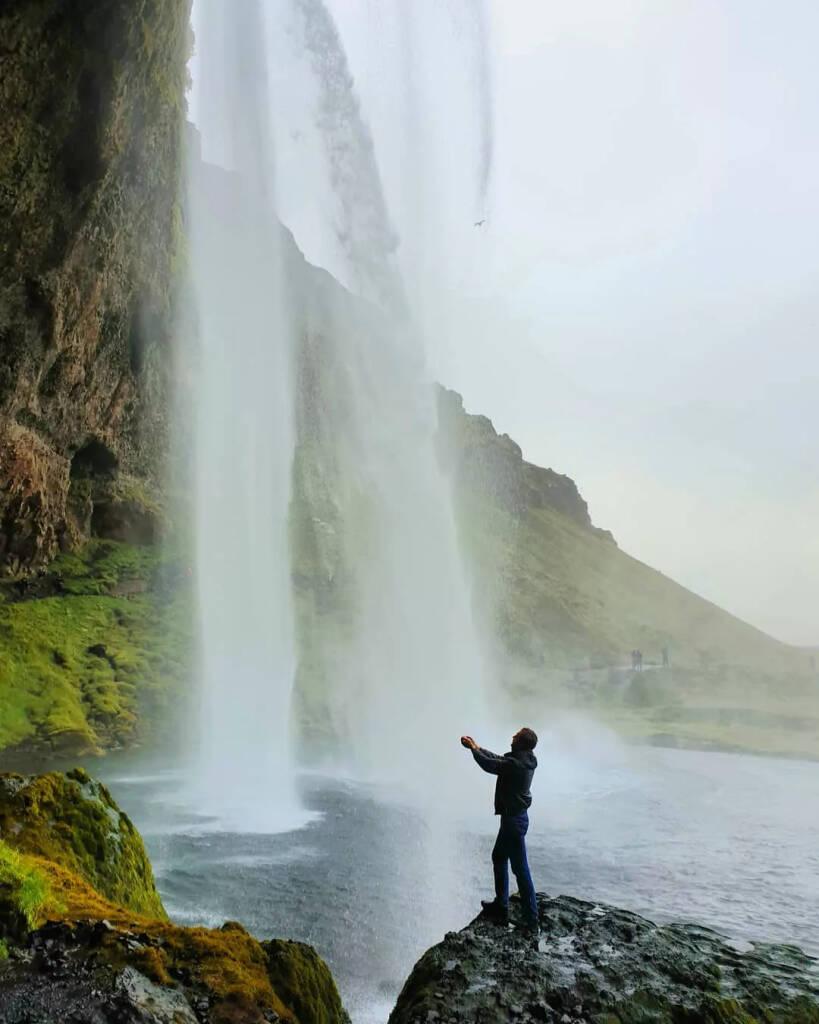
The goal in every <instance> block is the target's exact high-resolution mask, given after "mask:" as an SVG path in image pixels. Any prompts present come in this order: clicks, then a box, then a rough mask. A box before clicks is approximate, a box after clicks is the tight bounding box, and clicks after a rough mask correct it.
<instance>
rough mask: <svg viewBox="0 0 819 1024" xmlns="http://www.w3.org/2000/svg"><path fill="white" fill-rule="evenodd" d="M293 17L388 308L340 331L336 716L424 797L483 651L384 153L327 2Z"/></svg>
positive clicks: (348, 240)
mask: <svg viewBox="0 0 819 1024" xmlns="http://www.w3.org/2000/svg"><path fill="white" fill-rule="evenodd" d="M295 5H296V9H297V11H298V13H299V15H300V17H301V23H302V26H303V34H304V45H305V50H306V52H307V54H308V56H309V60H310V64H311V67H312V71H313V74H314V76H315V78H316V81H317V83H318V92H317V103H316V114H315V126H316V129H317V131H318V132H319V133H320V135H321V137H322V139H323V141H324V146H325V151H326V158H327V161H328V164H329V166H330V182H331V185H332V188H333V192H334V195H335V198H336V208H337V212H338V224H339V225H340V235H341V238H342V240H343V242H344V252H345V254H346V257H347V259H348V260H349V261H350V262H351V264H352V267H351V271H352V276H353V277H354V279H355V280H356V281H357V282H358V283H359V284H360V287H361V289H362V291H363V292H364V294H365V295H367V296H368V297H370V298H375V299H378V300H380V305H381V306H382V308H381V310H380V312H379V311H375V310H373V311H372V313H371V315H370V316H369V317H367V318H361V319H360V320H359V321H358V322H357V323H355V324H351V323H350V322H349V321H346V322H345V321H344V320H342V319H339V320H338V321H337V322H335V323H334V325H333V331H334V334H335V340H336V344H337V345H338V346H339V348H340V350H341V351H342V352H343V353H346V372H345V374H344V379H345V381H346V386H347V388H348V389H349V391H350V401H349V402H348V403H346V405H345V410H346V411H345V422H344V423H343V424H339V425H338V430H339V431H340V432H345V435H346V444H347V460H346V461H347V465H348V466H350V467H353V468H352V471H353V472H354V473H355V476H356V478H357V479H356V485H357V488H358V491H359V493H361V494H362V495H363V496H364V499H365V502H366V508H367V512H366V515H367V522H368V529H367V531H366V533H365V534H363V535H362V534H361V533H359V532H357V531H352V530H348V534H347V538H346V542H347V544H348V551H347V560H348V563H349V564H350V565H351V567H352V571H353V572H354V574H355V577H356V582H357V586H356V592H355V595H356V596H355V604H356V610H355V627H354V631H353V637H352V642H351V644H350V647H349V649H348V651H347V655H346V658H344V659H341V660H340V662H339V665H338V671H339V674H340V675H341V676H342V678H343V679H344V682H345V685H342V686H338V685H337V687H336V691H337V692H336V714H337V716H341V717H342V718H344V719H346V722H345V729H344V731H345V732H346V733H347V734H348V735H350V736H351V738H352V744H351V745H352V747H353V750H354V752H355V757H356V761H357V767H358V769H359V770H361V769H363V770H364V771H365V772H367V771H370V772H372V773H373V774H374V775H375V776H381V777H384V775H385V774H386V775H387V776H397V777H398V778H400V779H401V781H402V782H403V783H405V784H406V785H407V786H415V787H418V788H420V789H421V790H423V791H426V792H428V791H429V787H430V785H432V786H436V787H440V786H442V785H444V784H445V783H444V780H445V778H446V777H447V771H446V767H447V765H448V764H450V762H451V760H452V759H454V758H457V757H459V751H458V750H457V749H456V746H455V744H456V743H457V730H458V728H459V722H461V721H464V722H469V721H470V720H471V721H474V720H475V719H476V717H478V715H479V714H480V710H481V708H482V685H483V680H482V676H481V672H482V666H481V661H480V656H479V645H478V642H477V638H476V636H475V632H474V629H473V625H472V618H471V608H470V598H469V593H468V589H467V587H466V583H465V577H464V572H463V567H462V565H461V561H460V554H459V551H458V545H457V537H456V532H455V524H454V518H453V513H452V504H451V499H450V494H449V488H448V486H447V484H446V481H445V480H444V478H443V475H442V472H441V469H440V466H439V462H438V458H437V452H436V431H437V409H436V405H435V395H434V391H433V383H432V380H431V378H430V375H429V371H428V368H427V365H426V361H425V357H424V352H423V347H422V344H421V339H420V336H419V335H418V333H417V331H416V330H415V329H414V327H413V324H412V320H411V316H410V314H409V313H408V311H407V310H406V309H405V307H404V304H403V294H404V292H403V284H402V282H401V279H400V275H399V273H398V271H397V269H396V268H395V266H394V263H393V255H392V254H393V250H394V249H395V244H396V238H395V232H394V229H393V227H392V224H391V221H390V218H389V213H388V210H387V207H386V202H385V200H384V195H383V190H382V187H381V179H380V174H379V169H378V165H377V160H376V154H375V146H374V144H373V140H372V137H371V135H370V131H369V128H368V127H367V125H366V122H365V121H364V118H363V116H362V114H361V109H360V105H359V101H358V97H357V96H356V94H355V89H354V83H353V78H352V75H351V74H350V71H349V67H348V65H347V57H346V53H345V51H344V48H343V45H342V41H341V38H340V36H339V33H338V31H337V29H336V26H335V24H334V22H333V19H332V16H331V15H330V12H329V10H328V9H327V7H326V5H325V4H324V3H323V0H295ZM453 741H454V742H453ZM419 752H423V756H422V757H421V758H419V757H418V756H417V755H418V753H419Z"/></svg>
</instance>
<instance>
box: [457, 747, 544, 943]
mask: <svg viewBox="0 0 819 1024" xmlns="http://www.w3.org/2000/svg"><path fill="white" fill-rule="evenodd" d="M461 744H462V746H464V747H466V748H467V749H468V750H471V751H472V756H473V757H474V758H475V761H476V762H477V763H478V765H479V766H480V767H481V768H483V770H484V771H485V772H489V774H490V775H497V777H498V781H497V782H496V784H495V814H497V815H499V816H500V829H499V830H498V838H497V840H496V842H495V846H494V849H493V850H492V867H493V869H494V873H495V898H494V900H491V901H488V900H481V904H482V906H483V909H484V913H485V914H486V915H487V917H490V918H491V919H492V920H493V921H497V922H498V923H499V924H506V923H507V921H508V920H509V864H510V863H511V864H512V871H513V872H514V875H515V878H516V879H517V883H518V891H519V893H520V899H521V903H522V904H523V920H524V928H525V929H526V931H527V932H529V933H530V934H532V935H537V931H538V921H537V900H536V898H535V886H534V883H533V882H532V875H531V872H530V871H529V862H528V860H527V858H526V833H527V831H528V829H529V813H528V812H529V808H530V806H531V804H532V793H531V785H532V778H533V776H534V774H535V768H537V758H536V757H535V755H534V753H533V750H534V749H535V746H536V745H537V736H536V735H535V732H534V730H532V729H520V730H519V731H518V732H516V733H515V735H514V736H513V737H512V749H511V750H510V751H509V753H508V754H504V755H503V756H501V755H500V754H493V753H492V751H491V750H484V749H483V747H479V746H478V744H477V743H476V742H475V741H474V740H473V739H472V737H471V736H462V737H461Z"/></svg>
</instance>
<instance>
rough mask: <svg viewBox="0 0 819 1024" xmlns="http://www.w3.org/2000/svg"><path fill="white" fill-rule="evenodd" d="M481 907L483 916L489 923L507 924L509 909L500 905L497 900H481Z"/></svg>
mask: <svg viewBox="0 0 819 1024" xmlns="http://www.w3.org/2000/svg"><path fill="white" fill-rule="evenodd" d="M481 907H482V908H483V916H484V917H486V918H488V919H489V920H490V921H494V923H495V924H508V923H509V908H508V907H505V906H504V905H503V904H502V903H498V901H497V900H481Z"/></svg>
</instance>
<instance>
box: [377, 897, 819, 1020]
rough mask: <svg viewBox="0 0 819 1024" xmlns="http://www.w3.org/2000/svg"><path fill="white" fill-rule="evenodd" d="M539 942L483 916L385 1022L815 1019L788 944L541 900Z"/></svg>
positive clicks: (806, 973)
mask: <svg viewBox="0 0 819 1024" xmlns="http://www.w3.org/2000/svg"><path fill="white" fill-rule="evenodd" d="M538 910H539V916H540V926H541V938H540V941H539V942H533V941H532V940H531V939H527V938H526V937H525V936H524V935H523V934H522V933H521V932H520V931H519V930H518V929H517V928H516V927H515V926H514V925H513V926H510V927H508V928H499V927H498V926H496V925H493V924H492V923H490V922H489V921H487V920H485V919H484V918H482V917H478V918H476V919H475V920H474V921H473V922H472V923H471V924H470V925H468V926H467V927H466V928H464V929H463V930H462V931H460V932H457V933H454V932H452V933H450V934H448V935H447V936H446V937H445V939H444V941H443V942H441V943H439V944H438V945H437V946H434V947H433V948H432V949H430V950H429V951H428V952H427V953H425V954H424V956H423V957H422V958H421V959H420V960H419V961H418V963H417V964H416V966H415V968H414V970H413V972H412V974H411V975H410V977H409V979H408V980H407V982H406V984H405V985H404V988H403V990H402V992H401V995H400V996H399V999H398V1003H397V1004H396V1007H395V1009H394V1010H393V1012H392V1014H391V1016H390V1021H389V1024H434V1022H436V1021H437V1022H441V1024H443V1022H449V1024H460V1022H466V1021H470V1022H472V1021H480V1022H481V1024H493V1022H497V1024H501V1022H503V1024H507V1022H509V1021H520V1022H525V1021H545V1022H555V1024H575V1022H577V1024H580V1022H594V1024H653V1022H656V1024H666V1022H667V1024H672V1022H673V1024H729V1022H736V1024H754V1022H765V1024H817V1022H819V965H817V961H815V960H813V959H812V958H811V957H809V956H807V955H806V954H804V953H803V952H802V951H801V950H799V949H797V948H796V947H794V946H781V945H779V946H774V945H767V944H760V943H755V944H753V945H751V944H744V948H743V946H742V945H740V944H737V943H732V942H731V941H730V940H729V939H727V938H726V937H725V936H723V935H720V934H718V933H717V932H714V931H711V930H710V929H707V928H702V927H698V926H696V925H691V924H670V925H656V924H654V923H653V922H651V921H648V920H646V919H645V918H643V917H640V916H638V915H637V914H632V913H629V912H628V911H625V910H618V909H617V908H615V907H610V906H606V905H604V904H595V903H586V902H584V901H582V900H577V899H573V898H572V897H569V896H559V897H557V898H550V897H548V896H544V895H542V894H539V895H538Z"/></svg>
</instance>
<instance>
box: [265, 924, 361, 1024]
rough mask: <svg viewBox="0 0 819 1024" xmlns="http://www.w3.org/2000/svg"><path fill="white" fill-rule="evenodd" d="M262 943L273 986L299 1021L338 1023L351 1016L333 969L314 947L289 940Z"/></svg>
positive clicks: (323, 1023) (272, 940) (322, 1023)
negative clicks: (342, 998)
mask: <svg viewBox="0 0 819 1024" xmlns="http://www.w3.org/2000/svg"><path fill="white" fill-rule="evenodd" d="M262 945H263V946H264V950H265V952H266V953H267V972H268V975H269V977H270V980H271V982H272V984H273V988H274V989H275V990H276V992H278V993H279V996H280V997H281V998H282V999H283V1000H284V1001H285V1002H286V1003H287V1004H288V1006H291V1007H292V1008H293V1010H294V1011H295V1013H296V1015H297V1016H298V1018H299V1020H302V1021H312V1022H314V1024H337V1022H339V1021H344V1020H346V1019H347V1014H346V1011H345V1010H344V1007H343V1006H342V1005H341V997H340V996H339V994H338V990H337V989H336V985H335V982H334V981H333V976H332V974H331V973H330V969H329V968H328V966H327V964H326V963H325V962H324V961H323V960H322V959H321V957H320V956H319V955H318V953H317V952H316V951H315V950H314V949H313V947H312V946H308V945H306V944H305V943H304V942H291V941H290V940H288V939H271V940H270V941H269V942H264V943H262Z"/></svg>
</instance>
